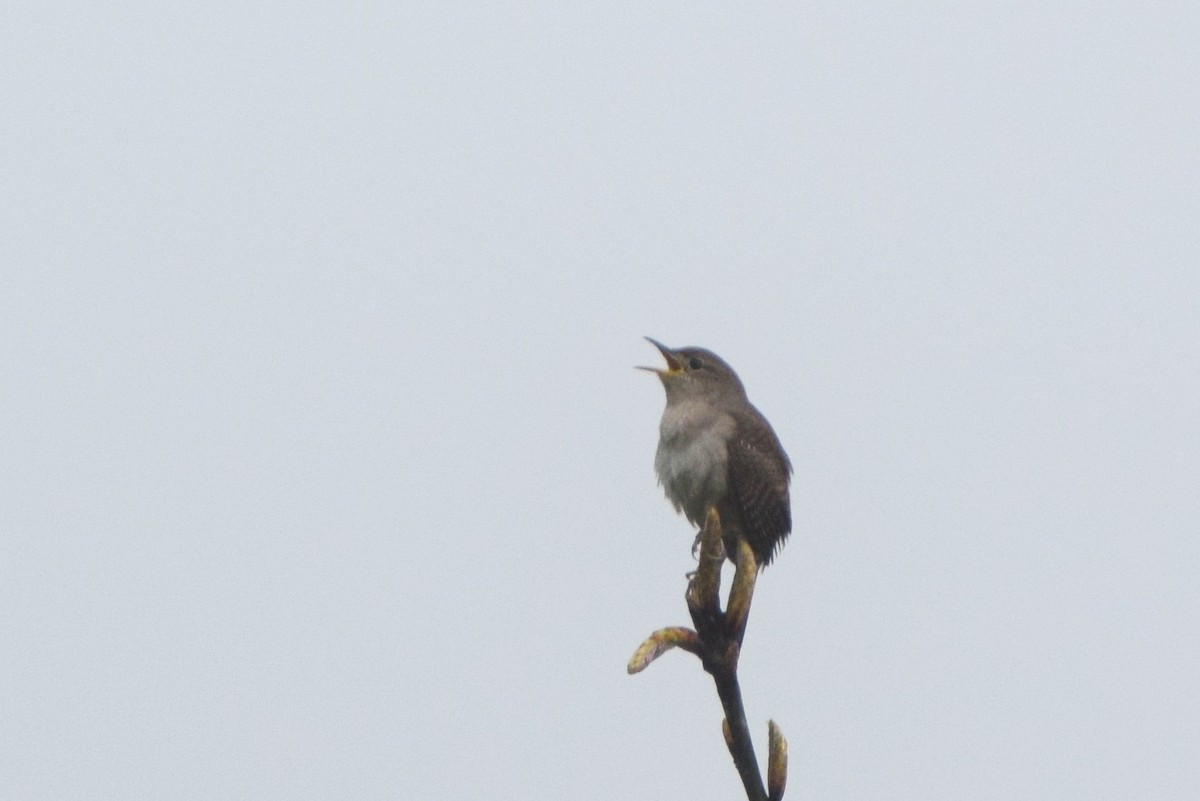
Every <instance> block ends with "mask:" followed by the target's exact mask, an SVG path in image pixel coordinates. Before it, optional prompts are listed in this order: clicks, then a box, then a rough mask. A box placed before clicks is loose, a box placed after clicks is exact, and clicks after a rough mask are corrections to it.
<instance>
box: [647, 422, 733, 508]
mask: <svg viewBox="0 0 1200 801" xmlns="http://www.w3.org/2000/svg"><path fill="white" fill-rule="evenodd" d="M733 429H734V421H733V418H732V417H731V416H730V415H728V414H727V413H725V412H723V411H721V410H719V409H714V408H713V407H712V406H711V405H708V404H705V403H693V402H686V401H685V402H680V403H675V404H669V405H668V406H667V408H666V410H665V411H664V412H663V416H662V422H661V423H660V424H659V437H660V438H659V443H658V452H657V454H656V455H655V457H654V469H655V472H656V473H658V480H659V482H660V483H661V484H662V485H663V489H664V490H665V491H666V495H667V498H668V499H670V501H671V503H673V504H674V505H675V508H676V509H677V510H679V511H682V512H683V513H684V514H685V515H686V516H687V518H688V519H689V520H690V521H692V523H693V524H695V525H700V524H701V523H702V522H703V520H704V516H705V514H706V513H707V506H708V504H710V503H716V502H717V501H718V500H720V499H721V498H723V497H724V495H725V489H726V465H727V463H728V449H727V446H726V443H727V442H728V440H729V437H730V435H731V434H732V433H733Z"/></svg>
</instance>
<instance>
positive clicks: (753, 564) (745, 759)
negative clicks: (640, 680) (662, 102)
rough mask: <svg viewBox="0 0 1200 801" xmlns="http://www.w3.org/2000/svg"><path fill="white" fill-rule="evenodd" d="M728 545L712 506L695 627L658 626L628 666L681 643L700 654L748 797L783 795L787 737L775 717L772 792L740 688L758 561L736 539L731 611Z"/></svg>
mask: <svg viewBox="0 0 1200 801" xmlns="http://www.w3.org/2000/svg"><path fill="white" fill-rule="evenodd" d="M724 562H725V549H724V546H723V544H722V538H721V520H720V516H719V515H718V514H717V510H716V508H715V507H709V510H708V517H707V519H706V520H705V521H704V528H703V529H701V532H700V564H699V565H698V566H697V569H696V572H695V574H694V575H693V576H692V578H691V581H690V582H689V583H688V588H687V593H686V595H685V598H686V599H687V606H688V612H689V614H690V615H691V617H692V623H693V624H694V625H695V627H696V628H695V630H694V631H693V630H692V629H688V628H683V627H679V626H674V627H669V628H664V629H659V630H658V631H656V632H654V633H653V634H651V635H650V637H649V638H648V639H647V640H646V641H645V642H643V643H642V644H641V646H639V647H638V649H637V651H636V652H635V653H634V655H633V658H632V659H630V660H629V665H628V668H627V669H628V671H629V672H630V673H638V672H640V671H642V670H644V669H645V668H646V667H647V666H649V664H650V663H651V662H653V661H654V660H655V659H657V658H658V657H659V656H661V655H662V654H664V653H666V652H667V651H669V650H670V649H672V648H682V649H683V650H685V651H688V652H689V653H693V654H695V655H696V656H697V657H699V658H700V663H701V664H702V665H703V666H704V669H705V670H706V671H707V672H708V673H709V674H710V675H711V676H712V677H713V682H714V683H715V684H716V687H717V695H718V696H719V697H720V699H721V707H722V708H723V709H724V711H725V719H724V720H723V721H722V723H721V730H722V732H723V733H724V735H725V744H726V746H728V748H729V754H730V756H732V757H733V764H734V767H736V768H737V771H738V775H739V776H741V779H742V786H743V787H745V789H746V798H747V799H749V801H780V799H782V798H783V791H784V787H785V785H786V784H787V741H786V740H784V739H783V734H782V733H781V732H780V730H779V727H778V726H776V725H775V722H774V721H771V722H770V723H769V724H768V765H767V777H768V783H769V786H770V792H769V793H768V789H767V788H766V787H764V786H763V780H762V774H761V773H760V772H759V768H758V759H757V758H756V757H755V755H754V742H753V741H752V740H751V738H750V727H749V725H748V724H747V723H746V709H745V705H744V704H743V703H742V689H741V686H740V684H739V683H738V676H737V665H738V657H739V656H740V655H741V650H742V639H743V637H744V636H745V634H746V624H747V622H748V621H749V617H750V603H751V601H752V600H753V599H754V584H755V581H756V579H757V578H758V563H757V561H756V560H755V557H754V552H753V550H751V548H750V546H749V544H748V543H746V542H745V541H744V540H739V541H738V543H737V554H736V563H737V570H736V571H735V573H734V577H733V584H732V586H731V587H730V592H729V603H728V609H727V611H722V610H721V567H722V566H723V565H724Z"/></svg>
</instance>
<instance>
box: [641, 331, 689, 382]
mask: <svg viewBox="0 0 1200 801" xmlns="http://www.w3.org/2000/svg"><path fill="white" fill-rule="evenodd" d="M646 341H647V342H649V343H650V344H651V345H653V346H654V347H656V348H658V352H659V353H661V354H662V355H663V358H664V359H666V360H667V369H666V370H663V369H661V368H658V367H640V366H639V367H638V369H639V370H649V371H650V372H652V373H658V377H659V378H662V377H664V376H668V375H677V374H679V373H682V372H683V362H682V361H681V360H680V359H679V357H678V356H676V355H675V351H673V350H671V349H670V348H668V347H667V346H666V345H664V344H663V343H661V342H659V341H658V340H657V339H651V338H650V337H646Z"/></svg>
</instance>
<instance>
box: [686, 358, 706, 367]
mask: <svg viewBox="0 0 1200 801" xmlns="http://www.w3.org/2000/svg"><path fill="white" fill-rule="evenodd" d="M703 366H704V361H703V360H702V359H701V358H700V357H699V356H693V357H692V358H690V359H688V367H690V368H692V369H693V370H699V369H700V368H701V367H703Z"/></svg>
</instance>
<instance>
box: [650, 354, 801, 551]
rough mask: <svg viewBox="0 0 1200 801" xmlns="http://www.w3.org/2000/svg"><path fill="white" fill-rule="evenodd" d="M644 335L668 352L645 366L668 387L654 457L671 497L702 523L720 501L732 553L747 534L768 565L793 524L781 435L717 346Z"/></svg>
mask: <svg viewBox="0 0 1200 801" xmlns="http://www.w3.org/2000/svg"><path fill="white" fill-rule="evenodd" d="M646 339H648V340H649V341H650V343H651V344H653V345H654V347H656V348H658V350H659V351H660V352H661V353H662V355H663V357H664V358H665V359H666V360H667V367H666V369H665V370H663V369H658V368H655V367H643V368H641V369H643V370H649V371H650V372H653V373H656V374H657V375H658V377H659V378H660V379H661V380H662V385H663V388H664V389H666V392H667V407H666V409H664V410H663V416H662V422H661V423H660V424H659V440H658V452H657V453H656V455H655V457H654V470H655V472H656V473H657V474H658V481H659V483H660V484H662V486H663V490H664V491H665V492H666V495H667V499H668V500H670V501H671V503H672V504H674V505H675V510H676V511H677V512H683V514H684V515H685V516H686V517H687V519H688V520H689V521H691V523H692V524H693V525H695V526H697V527H700V526H703V525H704V519H705V517H706V516H707V514H708V507H709V506H710V505H715V506H716V508H717V514H718V515H720V518H721V531H722V534H723V539H724V544H725V553H726V554H727V555H728V556H729V558H730V559H731V560H734V561H736V554H737V552H738V551H737V542H738V540H739V539H744V540H745V541H746V542H747V543H749V545H750V548H751V550H753V552H754V556H755V557H756V560H757V562H758V564H759V567H766V566H767V564H769V563H770V561H771V558H772V557H773V556H774V555H775V554H776V552H778V551H779V549H780V548H781V547H782V546H783V541H784V540H785V539H787V536H788V534H789V533H790V532H791V530H792V511H791V501H790V498H789V495H788V483H789V482H790V481H791V473H792V463H791V462H790V461H789V460H788V457H787V454H786V453H784V452H783V446H782V445H780V444H779V437H777V436H776V435H775V431H774V430H773V429H772V428H771V424H770V423H768V422H767V418H765V417H763V416H762V413H761V412H759V411H758V409H756V408H754V406H753V404H751V403H750V400H749V399H748V398H747V397H746V390H745V388H744V387H743V386H742V382H741V379H739V378H738V376H737V373H735V372H734V371H733V368H732V367H730V366H729V365H728V364H726V363H725V362H724V361H723V360H722V359H721V358H720V357H719V356H717V354H715V353H713V352H712V351H710V350H705V349H704V348H690V347H689V348H679V349H678V350H672V349H671V348H668V347H667V346H666V345H663V344H662V343H661V342H657V341H655V340H653V339H650V337H646Z"/></svg>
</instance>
